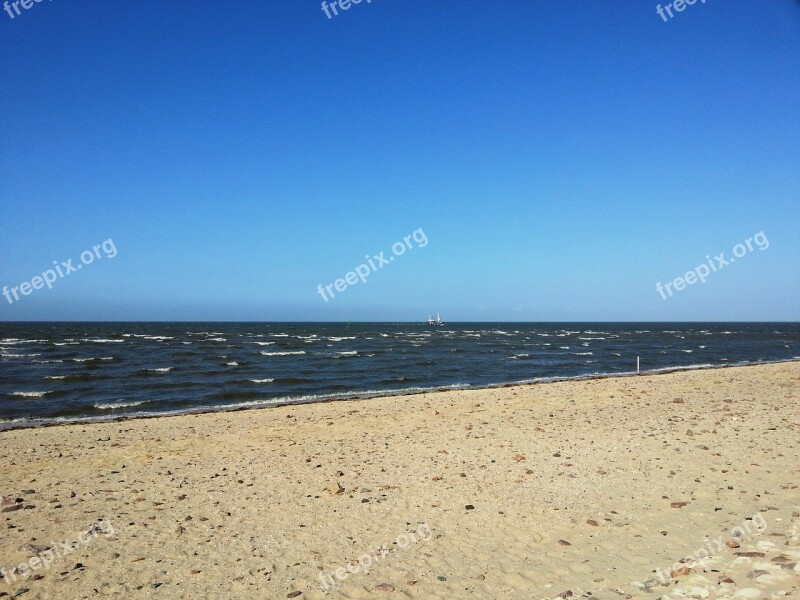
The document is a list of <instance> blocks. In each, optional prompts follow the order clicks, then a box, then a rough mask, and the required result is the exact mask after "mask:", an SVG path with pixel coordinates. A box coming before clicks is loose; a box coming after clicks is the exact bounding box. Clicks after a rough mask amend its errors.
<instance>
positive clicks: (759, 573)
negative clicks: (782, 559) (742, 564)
mask: <svg viewBox="0 0 800 600" xmlns="http://www.w3.org/2000/svg"><path fill="white" fill-rule="evenodd" d="M766 574H767V571H764V570H763V569H755V570H753V571H748V572H747V576H748V577H749V578H750V579H755V578H756V577H761V576H762V575H766Z"/></svg>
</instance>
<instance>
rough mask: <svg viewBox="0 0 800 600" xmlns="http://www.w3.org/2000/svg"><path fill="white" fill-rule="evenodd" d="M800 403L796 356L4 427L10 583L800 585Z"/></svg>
mask: <svg viewBox="0 0 800 600" xmlns="http://www.w3.org/2000/svg"><path fill="white" fill-rule="evenodd" d="M798 399H800V363H798V362H791V363H781V364H771V365H760V366H751V367H735V368H726V369H712V370H703V371H686V372H677V373H669V374H659V375H642V376H638V377H624V378H610V379H597V380H588V381H568V382H558V383H547V384H536V385H525V386H513V387H505V388H494V389H482V390H460V391H446V392H435V393H427V394H420V395H415V396H402V397H389V398H374V399H369V400H358V401H349V402H332V403H325V404H308V405H302V406H285V407H280V408H274V409H262V410H250V411H241V412H235V413H216V414H202V415H186V416H178V417H163V418H157V419H141V420H133V421H123V422H110V423H99V424H91V425H64V426H58V427H47V428H39V429H28V430H16V431H5V432H0V451H2V457H3V461H2V466H0V495H2V496H3V499H2V504H3V508H2V510H3V512H2V513H0V518H2V522H3V524H4V526H3V528H2V530H0V531H1V532H0V568H3V573H2V574H0V575H4V576H5V578H4V579H0V597H4V594H7V595H8V597H12V596H14V595H15V594H19V592H22V593H21V594H19V596H20V597H22V598H25V599H27V598H59V599H71V598H93V597H98V596H114V597H120V598H128V597H132V598H137V597H142V598H145V597H146V598H150V597H152V598H225V599H228V598H300V599H301V600H303V599H305V600H313V599H322V598H384V597H385V598H392V597H397V598H402V597H412V598H426V599H427V598H459V599H460V598H487V599H501V598H508V599H522V598H525V599H530V598H555V597H556V596H558V595H560V596H561V597H562V598H565V597H573V598H579V597H587V598H588V597H593V598H625V597H647V598H654V599H655V598H678V597H695V598H773V597H774V598H777V597H783V596H782V595H789V594H792V595H793V596H794V597H797V596H798V594H800V567H799V566H798V563H800V487H798V485H800V481H798V480H799V479H800V477H798V475H800V405H799V404H798ZM32 557H37V558H33V560H31V559H32ZM682 559H683V561H684V562H679V561H681V560H682ZM23 564H27V565H28V566H27V567H23V568H22V569H20V566H19V565H23ZM33 566H35V568H31V567H33ZM348 568H349V570H348ZM20 570H22V571H23V572H22V573H20V572H19V571H20ZM25 590H26V591H25Z"/></svg>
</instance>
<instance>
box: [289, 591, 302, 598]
mask: <svg viewBox="0 0 800 600" xmlns="http://www.w3.org/2000/svg"><path fill="white" fill-rule="evenodd" d="M302 593H303V592H301V591H299V590H298V591H296V592H289V593H288V594H286V597H287V598H297V597H298V596H299V595H300V594H302Z"/></svg>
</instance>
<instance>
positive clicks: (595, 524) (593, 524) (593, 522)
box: [586, 519, 600, 527]
mask: <svg viewBox="0 0 800 600" xmlns="http://www.w3.org/2000/svg"><path fill="white" fill-rule="evenodd" d="M586 524H587V525H591V526H592V527H600V523H598V522H597V521H595V520H594V519H587V521H586Z"/></svg>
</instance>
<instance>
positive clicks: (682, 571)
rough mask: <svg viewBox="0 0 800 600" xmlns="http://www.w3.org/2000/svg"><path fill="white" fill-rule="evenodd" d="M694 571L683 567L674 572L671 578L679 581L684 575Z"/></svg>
mask: <svg viewBox="0 0 800 600" xmlns="http://www.w3.org/2000/svg"><path fill="white" fill-rule="evenodd" d="M692 570H693V569H690V568H689V567H681V568H680V569H676V570H675V571H672V572H671V573H670V574H669V576H670V577H672V578H673V579H677V578H678V577H683V576H684V575H688V574H689V573H691V572H692Z"/></svg>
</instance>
